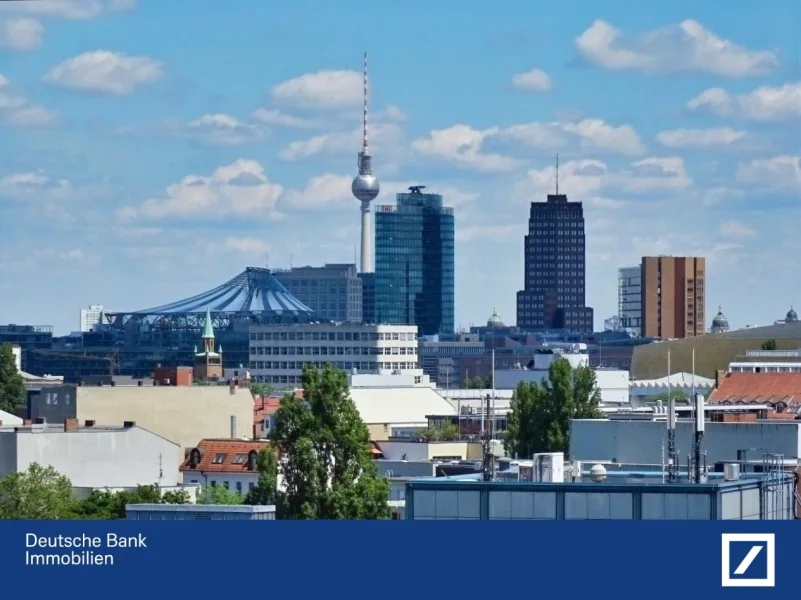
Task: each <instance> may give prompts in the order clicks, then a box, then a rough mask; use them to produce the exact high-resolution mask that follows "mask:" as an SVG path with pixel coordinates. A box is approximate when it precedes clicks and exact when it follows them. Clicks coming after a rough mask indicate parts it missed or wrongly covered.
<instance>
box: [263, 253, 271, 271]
mask: <svg viewBox="0 0 801 600" xmlns="http://www.w3.org/2000/svg"><path fill="white" fill-rule="evenodd" d="M264 268H265V269H269V268H270V253H269V252H265V253H264Z"/></svg>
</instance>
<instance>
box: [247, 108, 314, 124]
mask: <svg viewBox="0 0 801 600" xmlns="http://www.w3.org/2000/svg"><path fill="white" fill-rule="evenodd" d="M253 118H254V119H255V120H257V121H259V122H261V123H264V124H265V125H278V126H280V127H298V128H302V127H310V126H311V125H312V123H311V122H310V121H309V120H307V119H301V118H299V117H293V116H292V115H288V114H286V113H284V112H281V111H280V110H277V109H268V108H258V109H256V110H255V111H254V112H253Z"/></svg>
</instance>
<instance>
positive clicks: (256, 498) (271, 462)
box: [245, 448, 278, 506]
mask: <svg viewBox="0 0 801 600" xmlns="http://www.w3.org/2000/svg"><path fill="white" fill-rule="evenodd" d="M256 469H257V470H258V471H259V480H258V482H257V483H256V485H255V486H253V487H252V488H251V489H250V490H249V491H248V493H247V495H246V496H245V504H251V505H256V504H261V505H264V506H270V505H275V504H276V503H277V502H278V458H277V457H276V455H275V451H274V450H273V449H272V448H262V449H261V450H259V455H258V457H256Z"/></svg>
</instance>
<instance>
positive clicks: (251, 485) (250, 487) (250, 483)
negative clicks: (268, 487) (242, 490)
mask: <svg viewBox="0 0 801 600" xmlns="http://www.w3.org/2000/svg"><path fill="white" fill-rule="evenodd" d="M254 487H256V484H255V483H253V482H252V481H250V482H248V490H252V489H253V488H254Z"/></svg>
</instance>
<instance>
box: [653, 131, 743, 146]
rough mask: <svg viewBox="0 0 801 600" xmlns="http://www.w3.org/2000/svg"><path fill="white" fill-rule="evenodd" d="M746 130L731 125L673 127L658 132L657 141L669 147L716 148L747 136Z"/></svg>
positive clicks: (736, 141) (731, 143) (729, 144)
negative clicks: (698, 127)
mask: <svg viewBox="0 0 801 600" xmlns="http://www.w3.org/2000/svg"><path fill="white" fill-rule="evenodd" d="M746 136H747V134H746V133H745V131H735V130H734V129H731V128H730V127H720V128H717V129H672V130H669V131H661V132H660V133H658V134H657V136H656V139H657V141H658V142H659V143H660V144H662V145H663V146H665V147H667V148H714V147H719V146H731V145H733V144H736V143H738V142H742V141H743V140H744V139H745V138H746Z"/></svg>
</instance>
